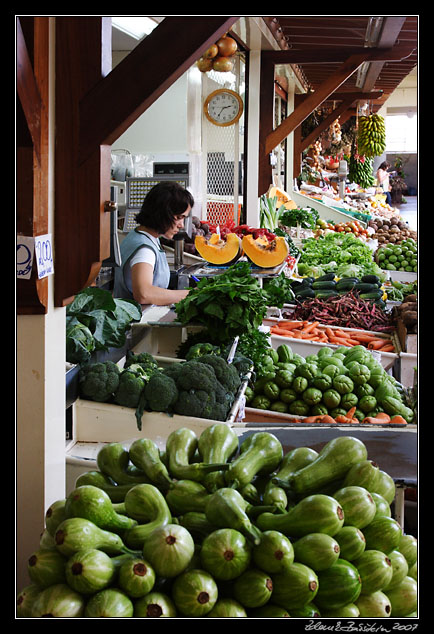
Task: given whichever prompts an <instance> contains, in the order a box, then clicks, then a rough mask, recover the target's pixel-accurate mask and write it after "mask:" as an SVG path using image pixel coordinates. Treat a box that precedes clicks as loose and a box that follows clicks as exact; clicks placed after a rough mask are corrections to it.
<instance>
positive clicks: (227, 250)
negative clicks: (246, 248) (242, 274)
mask: <svg viewBox="0 0 434 634" xmlns="http://www.w3.org/2000/svg"><path fill="white" fill-rule="evenodd" d="M194 246H195V247H196V251H197V252H198V253H199V255H200V256H201V257H202V258H203V259H204V260H206V261H207V262H209V263H210V264H217V265H223V264H233V263H234V262H236V261H237V260H238V259H239V257H240V256H241V253H242V251H241V240H240V238H239V237H238V236H237V234H236V233H228V234H227V236H226V238H224V239H223V238H221V237H220V236H219V235H218V234H217V233H212V234H211V236H210V237H209V238H208V239H207V238H206V237H205V236H196V238H195V239H194Z"/></svg>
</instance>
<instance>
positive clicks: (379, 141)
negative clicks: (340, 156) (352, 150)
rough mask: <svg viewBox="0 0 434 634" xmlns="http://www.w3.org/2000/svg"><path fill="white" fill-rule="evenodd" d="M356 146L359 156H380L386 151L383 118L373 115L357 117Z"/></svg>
mask: <svg viewBox="0 0 434 634" xmlns="http://www.w3.org/2000/svg"><path fill="white" fill-rule="evenodd" d="M357 146H358V150H359V154H360V155H364V156H367V157H374V156H381V154H383V152H384V151H385V150H386V125H385V123H384V118H383V117H382V116H381V115H379V114H377V113H375V114H370V115H367V116H362V117H359V127H358V133H357Z"/></svg>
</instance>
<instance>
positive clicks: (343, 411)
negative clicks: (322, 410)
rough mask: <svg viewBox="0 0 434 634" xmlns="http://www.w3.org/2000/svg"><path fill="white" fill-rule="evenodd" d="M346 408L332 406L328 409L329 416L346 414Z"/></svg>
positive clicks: (334, 416)
mask: <svg viewBox="0 0 434 634" xmlns="http://www.w3.org/2000/svg"><path fill="white" fill-rule="evenodd" d="M346 414H347V410H346V409H345V408H344V407H334V408H333V409H332V410H331V411H330V416H331V417H332V418H336V416H346Z"/></svg>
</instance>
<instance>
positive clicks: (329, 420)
mask: <svg viewBox="0 0 434 634" xmlns="http://www.w3.org/2000/svg"><path fill="white" fill-rule="evenodd" d="M320 422H321V423H325V424H327V425H332V424H336V421H335V419H334V418H333V416H329V415H328V414H324V416H321V421H320Z"/></svg>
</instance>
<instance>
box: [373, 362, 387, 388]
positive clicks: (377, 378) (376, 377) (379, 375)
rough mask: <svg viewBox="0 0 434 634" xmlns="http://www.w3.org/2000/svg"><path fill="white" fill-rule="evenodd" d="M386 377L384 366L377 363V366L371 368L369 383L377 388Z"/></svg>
mask: <svg viewBox="0 0 434 634" xmlns="http://www.w3.org/2000/svg"><path fill="white" fill-rule="evenodd" d="M386 377H387V374H386V371H385V369H384V368H383V367H382V366H380V365H377V366H376V367H375V368H372V369H371V376H370V377H369V381H368V383H369V385H372V387H373V388H374V389H377V387H378V386H379V385H381V383H382V382H383V381H384V379H385V378H386Z"/></svg>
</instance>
